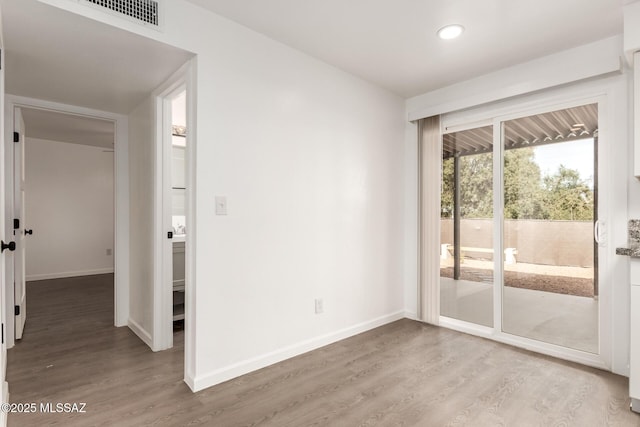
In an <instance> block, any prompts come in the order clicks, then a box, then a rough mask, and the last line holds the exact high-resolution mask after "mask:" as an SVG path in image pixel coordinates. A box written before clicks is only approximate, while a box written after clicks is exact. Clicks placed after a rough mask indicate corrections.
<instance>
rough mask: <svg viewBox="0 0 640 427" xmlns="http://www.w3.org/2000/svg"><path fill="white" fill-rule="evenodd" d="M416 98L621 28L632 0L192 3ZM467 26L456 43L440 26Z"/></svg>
mask: <svg viewBox="0 0 640 427" xmlns="http://www.w3.org/2000/svg"><path fill="white" fill-rule="evenodd" d="M188 1H190V2H191V3H195V4H197V5H200V6H202V7H203V8H206V9H209V10H211V11H213V12H215V13H217V14H219V15H222V16H225V17H227V18H229V19H231V20H233V21H236V22H238V23H240V24H242V25H244V26H246V27H249V28H251V29H253V30H255V31H257V32H260V33H262V34H264V35H266V36H268V37H270V38H273V39H275V40H278V41H280V42H282V43H284V44H287V45H289V46H291V47H294V48H296V49H298V50H301V51H303V52H306V53H308V54H310V55H312V56H314V57H316V58H318V59H320V60H323V61H325V62H327V63H329V64H332V65H334V66H336V67H338V68H341V69H343V70H345V71H348V72H350V73H352V74H355V75H357V76H360V77H361V78H363V79H365V80H368V81H370V82H372V83H374V84H376V85H379V86H381V87H384V88H387V89H389V90H390V91H392V92H394V93H396V94H398V95H400V96H402V97H412V96H416V95H419V94H422V93H425V92H427V91H430V90H433V89H436V88H440V87H443V86H447V85H450V84H453V83H456V82H459V81H463V80H466V79H469V78H472V77H476V76H479V75H482V74H486V73H489V72H491V71H495V70H498V69H501V68H504V67H507V66H510V65H514V64H518V63H522V62H526V61H528V60H531V59H534V58H538V57H540V56H544V55H547V54H551V53H555V52H559V51H562V50H565V49H568V48H571V47H575V46H579V45H582V44H586V43H589V42H592V41H596V40H599V39H602V38H605V37H608V36H613V35H616V34H620V33H622V6H623V3H629V2H631V1H630V0H562V1H558V0H482V1H480V0H347V1H345V0H323V1H309V0H269V1H264V0H234V1H229V0H188ZM450 23H459V24H462V25H463V26H465V27H466V31H465V32H464V33H463V34H462V36H460V38H458V39H456V40H440V39H438V38H437V37H436V31H437V30H438V29H439V28H440V27H442V26H443V25H446V24H450Z"/></svg>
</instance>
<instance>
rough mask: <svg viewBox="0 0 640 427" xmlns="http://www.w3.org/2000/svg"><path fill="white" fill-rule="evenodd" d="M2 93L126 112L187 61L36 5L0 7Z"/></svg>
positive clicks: (6, 1) (167, 49)
mask: <svg viewBox="0 0 640 427" xmlns="http://www.w3.org/2000/svg"><path fill="white" fill-rule="evenodd" d="M0 3H1V5H2V24H3V28H2V31H3V33H4V46H5V58H6V60H5V62H6V64H7V65H6V76H5V79H6V80H5V82H6V83H5V84H6V91H7V93H11V94H15V95H21V96H27V97H32V98H38V99H44V100H48V101H55V102H59V103H63V104H70V105H77V106H83V107H88V108H93V109H97V110H102V111H109V112H114V113H120V114H128V113H130V112H131V111H132V110H133V109H134V108H135V107H136V106H138V105H139V104H140V102H142V100H143V99H144V98H145V97H146V96H148V95H149V93H151V92H152V91H153V90H154V89H155V88H156V87H158V86H159V85H160V84H161V83H162V82H164V81H165V80H166V79H167V78H168V77H169V76H170V75H171V74H172V73H174V72H175V71H176V70H177V69H178V68H180V66H182V65H183V64H184V63H185V62H186V61H187V60H188V59H189V58H191V57H192V54H191V53H189V52H186V51H183V50H181V49H177V48H174V47H171V46H168V45H165V44H162V43H159V42H157V41H153V40H151V39H148V38H146V37H141V36H138V35H135V34H132V33H129V32H127V31H123V30H120V29H117V28H114V27H112V26H109V25H105V24H101V23H99V22H97V21H94V20H91V19H88V18H84V17H81V16H79V15H76V14H72V13H69V12H66V11H64V10H61V9H58V8H56V7H52V6H49V5H46V4H43V3H40V2H38V1H37V0H1V2H0Z"/></svg>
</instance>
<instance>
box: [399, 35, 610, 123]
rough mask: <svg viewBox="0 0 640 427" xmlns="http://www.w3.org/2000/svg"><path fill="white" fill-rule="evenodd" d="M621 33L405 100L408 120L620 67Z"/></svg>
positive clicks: (458, 109) (578, 79)
mask: <svg viewBox="0 0 640 427" xmlns="http://www.w3.org/2000/svg"><path fill="white" fill-rule="evenodd" d="M622 44H623V41H622V36H620V35H618V36H614V37H609V38H606V39H602V40H599V41H596V42H593V43H589V44H586V45H583V46H579V47H576V48H573V49H569V50H565V51H563V52H558V53H555V54H553V55H548V56H545V57H542V58H538V59H535V60H533V61H529V62H525V63H523V64H519V65H515V66H512V67H508V68H504V69H502V70H499V71H496V72H493V73H490V74H486V75H483V76H480V77H477V78H474V79H471V80H467V81H464V82H461V83H457V84H454V85H451V86H447V87H444V88H441V89H437V90H434V91H432V92H428V93H425V94H423V95H419V96H416V97H413V98H410V99H408V100H407V101H406V105H407V114H408V118H409V120H410V121H413V120H418V119H421V118H424V117H431V116H435V115H438V114H445V113H448V112H452V111H460V110H463V109H466V108H473V107H476V106H479V105H483V104H487V103H490V102H495V101H500V100H504V99H508V98H512V97H515V96H520V95H525V94H528V93H532V92H536V91H540V90H543V89H549V88H553V87H558V86H561V85H565V84H570V83H575V82H578V81H581V80H586V79H590V78H593V77H598V76H605V75H607V74H611V73H620V70H621V69H622V63H621V53H622Z"/></svg>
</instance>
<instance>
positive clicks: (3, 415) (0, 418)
mask: <svg viewBox="0 0 640 427" xmlns="http://www.w3.org/2000/svg"><path fill="white" fill-rule="evenodd" d="M5 358H6V352H5ZM5 375H6V373H5ZM1 387H2V402H1V403H2V404H3V405H4V404H6V403H9V383H8V382H6V381H3V382H2V386H1ZM7 414H8V412H7V411H0V426H6V425H7Z"/></svg>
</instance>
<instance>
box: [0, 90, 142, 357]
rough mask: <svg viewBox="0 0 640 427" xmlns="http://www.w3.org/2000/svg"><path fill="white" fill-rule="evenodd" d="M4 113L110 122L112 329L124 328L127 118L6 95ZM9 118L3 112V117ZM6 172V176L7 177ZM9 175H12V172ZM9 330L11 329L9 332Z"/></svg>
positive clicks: (126, 313)
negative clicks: (112, 138)
mask: <svg viewBox="0 0 640 427" xmlns="http://www.w3.org/2000/svg"><path fill="white" fill-rule="evenodd" d="M5 105H6V110H7V111H9V112H12V111H13V109H14V108H15V107H24V108H32V109H41V110H50V111H57V112H62V113H65V114H71V115H76V116H84V117H90V118H98V119H102V120H110V121H113V122H114V125H115V141H114V186H115V191H114V193H115V194H114V212H115V214H114V270H115V274H114V294H115V296H114V302H115V303H114V325H115V326H126V325H127V321H128V319H129V165H128V163H129V135H128V117H127V116H125V115H122V114H117V113H111V112H107V111H101V110H95V109H92V108H85V107H80V106H77V105H69V104H62V103H58V102H52V101H45V100H42V99H35V98H28V97H24V96H16V95H10V94H7V95H6V97H5ZM6 114H8V113H7V112H5V115H6ZM12 132H13V129H12V128H11V129H10V128H9V127H8V126H5V140H6V141H8V140H11V138H10V136H11V134H12ZM8 172H9V171H6V172H5V173H8ZM11 173H13V172H12V171H11ZM5 298H6V300H5V307H13V305H14V302H13V292H8V291H7V289H6V287H5ZM6 320H7V323H6V332H7V337H6V338H7V340H6V341H7V348H11V347H13V345H14V337H13V333H12V332H11V329H12V328H13V327H14V325H13V318H12V316H7V319H6ZM10 328H11V329H10Z"/></svg>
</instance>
